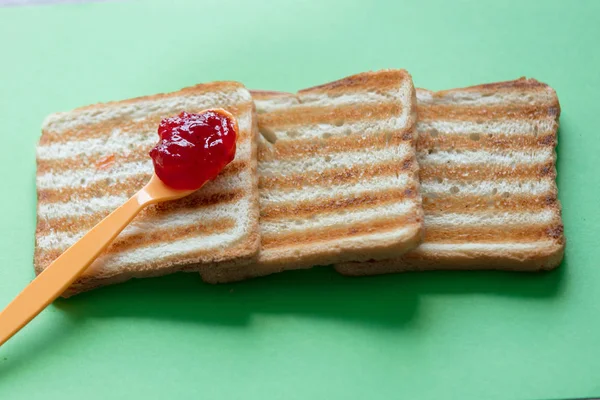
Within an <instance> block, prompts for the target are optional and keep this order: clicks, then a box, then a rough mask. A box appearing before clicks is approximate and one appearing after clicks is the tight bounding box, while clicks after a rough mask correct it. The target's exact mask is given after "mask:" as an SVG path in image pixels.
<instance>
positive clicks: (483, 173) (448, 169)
mask: <svg viewBox="0 0 600 400" xmlns="http://www.w3.org/2000/svg"><path fill="white" fill-rule="evenodd" d="M419 177H420V178H421V181H433V180H436V179H438V180H439V179H450V180H463V181H464V180H467V181H475V180H484V179H490V178H497V179H503V178H514V179H524V178H536V177H537V178H551V179H555V178H556V168H555V167H554V163H552V162H548V163H541V164H519V165H518V166H516V167H511V166H508V165H482V164H470V165H456V164H445V165H422V166H421V167H420V169H419Z"/></svg>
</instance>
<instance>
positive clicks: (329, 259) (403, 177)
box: [201, 70, 423, 283]
mask: <svg viewBox="0 0 600 400" xmlns="http://www.w3.org/2000/svg"><path fill="white" fill-rule="evenodd" d="M252 94H253V98H254V101H255V104H256V107H257V112H258V119H259V129H260V131H261V133H262V137H261V138H260V139H259V152H258V159H259V165H258V175H259V192H260V210H261V211H260V228H261V236H262V247H261V251H260V253H259V256H258V261H257V262H256V263H254V264H252V265H250V266H249V267H247V268H216V269H209V270H203V271H202V272H201V274H202V277H203V279H205V280H206V281H208V282H212V283H217V282H230V281H235V280H241V279H246V278H251V277H255V276H261V275H267V274H271V273H274V272H279V271H282V270H286V269H298V268H309V267H312V266H313V265H318V264H320V265H326V264H332V263H336V262H343V261H348V260H368V259H385V258H389V257H392V256H398V255H400V254H402V253H404V252H406V251H408V250H410V249H412V248H414V247H415V246H417V245H418V243H419V242H420V241H421V234H422V226H423V218H422V207H421V197H420V194H419V182H418V177H417V173H418V166H417V163H416V160H415V144H416V135H415V130H414V124H415V120H416V115H415V107H416V105H415V91H414V87H413V84H412V79H411V77H410V75H409V74H408V73H407V72H406V71H404V70H387V71H379V72H368V73H362V74H358V75H354V76H351V77H348V78H344V79H341V80H339V81H336V82H332V83H328V84H325V85H321V86H317V87H313V88H310V89H305V90H302V91H300V92H299V93H298V94H290V93H278V92H265V91H254V92H252Z"/></svg>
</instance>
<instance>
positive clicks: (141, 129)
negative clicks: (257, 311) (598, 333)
mask: <svg viewBox="0 0 600 400" xmlns="http://www.w3.org/2000/svg"><path fill="white" fill-rule="evenodd" d="M213 107H222V108H225V109H227V110H229V111H230V112H232V113H233V114H234V115H235V117H236V118H237V119H238V122H239V126H240V135H239V139H238V144H237V146H238V151H237V154H236V158H235V159H234V161H233V162H232V163H231V164H230V165H229V166H228V167H227V168H226V169H225V170H224V171H223V172H222V173H221V174H220V175H219V177H218V178H217V179H216V180H214V181H212V182H210V183H209V184H207V185H206V186H205V187H203V188H202V189H200V190H199V191H197V192H196V193H194V194H193V195H192V196H190V197H186V198H184V199H181V200H177V201H173V202H168V203H166V204H162V205H157V206H153V207H151V208H149V209H148V210H146V211H144V212H143V213H142V214H141V215H139V216H138V217H137V218H136V219H135V220H134V221H133V223H132V224H131V225H130V226H129V227H128V228H127V229H126V230H125V231H123V232H122V233H121V234H120V235H119V237H118V238H117V240H116V241H115V242H114V243H113V244H112V245H111V246H110V248H109V249H108V250H107V251H106V252H105V253H104V254H103V255H102V256H101V257H100V258H98V259H97V260H96V261H95V262H94V264H92V266H91V267H90V268H89V269H88V271H86V273H85V275H84V276H83V277H82V278H81V279H79V280H78V281H77V282H75V284H74V285H73V286H72V287H71V288H70V290H69V291H68V292H67V293H66V295H71V294H74V293H77V292H80V291H84V290H88V289H91V288H93V287H96V286H100V285H104V284H109V283H115V282H120V281H124V280H127V279H129V278H132V277H145V276H156V275H162V274H165V273H170V272H175V271H197V272H199V273H200V274H201V275H202V277H203V279H204V280H205V281H207V282H211V283H221V282H231V281H238V280H243V279H247V278H251V277H257V276H262V275H267V274H271V273H275V272H280V271H283V270H287V269H298V268H310V267H312V266H314V265H334V266H335V268H336V270H338V271H339V272H340V273H342V274H346V275H372V274H381V273H389V272H400V271H408V270H425V269H478V268H487V269H490V268H493V269H507V270H542V269H550V268H553V267H556V266H557V265H558V264H559V263H560V261H561V259H562V255H563V251H564V244H565V239H564V235H563V227H562V221H561V211H560V203H559V201H558V199H557V187H556V183H555V178H556V169H555V164H556V156H555V151H554V149H555V146H556V141H557V128H558V118H559V115H560V106H559V103H558V98H557V96H556V93H555V91H554V90H553V89H552V88H550V87H549V86H547V85H545V84H543V83H540V82H537V81H535V80H533V79H523V78H522V79H519V80H515V81H510V82H502V83H496V84H488V85H481V86H475V87H471V88H465V89H454V90H448V91H442V92H430V91H427V90H421V89H417V90H415V88H414V86H413V83H412V78H411V76H410V75H409V74H408V72H406V71H404V70H384V71H378V72H367V73H362V74H358V75H354V76H350V77H347V78H344V79H341V80H339V81H335V82H331V83H328V84H325V85H321V86H317V87H313V88H310V89H305V90H301V91H299V92H298V93H296V94H292V93H282V92H268V91H248V90H247V89H246V88H244V86H243V85H241V84H239V83H235V82H215V83H210V84H204V85H197V86H194V87H191V88H186V89H183V90H181V91H178V92H175V93H170V94H163V95H156V96H149V97H142V98H137V99H132V100H126V101H122V102H114V103H107V104H99V105H94V106H89V107H84V108H80V109H77V110H74V111H71V112H67V113H58V114H53V115H51V116H49V117H48V118H47V119H46V121H45V122H44V125H43V129H42V138H41V140H40V145H39V147H38V152H37V161H38V172H37V186H38V227H37V231H36V251H35V268H36V271H37V272H38V273H39V272H40V271H42V270H43V269H44V268H45V267H46V266H47V265H48V264H49V263H50V262H52V261H53V260H54V259H55V258H56V257H57V256H58V255H60V253H61V252H62V251H63V250H64V249H65V248H67V247H68V246H70V245H71V244H72V243H74V241H76V240H77V239H78V238H79V237H81V235H83V234H84V233H85V232H86V231H87V230H88V229H89V228H90V227H92V226H93V225H94V224H95V223H97V222H98V221H99V220H100V219H101V218H102V217H103V216H105V215H106V214H107V213H109V212H110V211H111V210H112V209H114V208H116V207H117V206H118V205H120V204H121V203H122V202H124V201H125V199H127V198H128V196H130V195H132V194H133V193H135V192H136V191H137V190H139V189H140V188H141V187H142V186H143V185H144V184H145V182H146V181H147V180H148V179H149V177H150V175H151V174H152V163H151V161H150V159H149V157H148V156H147V152H148V150H149V149H150V148H151V147H152V146H153V145H154V143H155V142H156V141H157V134H156V127H157V125H158V122H159V121H160V120H161V119H162V118H164V117H168V116H172V115H175V114H178V113H179V112H181V111H188V112H197V111H200V110H202V109H206V108H213Z"/></svg>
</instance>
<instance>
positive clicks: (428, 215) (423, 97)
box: [336, 78, 565, 275]
mask: <svg viewBox="0 0 600 400" xmlns="http://www.w3.org/2000/svg"><path fill="white" fill-rule="evenodd" d="M417 97H418V118H419V120H418V123H417V130H418V133H419V140H418V160H419V164H420V168H421V169H420V178H421V191H422V195H423V208H424V210H425V228H426V234H425V240H424V241H423V244H421V245H420V246H419V247H418V248H417V249H415V250H413V251H411V252H409V253H407V254H405V255H404V256H402V257H399V258H395V259H390V260H385V261H370V262H364V263H345V264H341V265H337V266H336V269H337V270H338V271H339V272H341V273H343V274H346V275H371V274H381V273H388V272H400V271H409V270H430V269H500V270H516V271H532V270H544V269H551V268H554V267H556V266H558V265H559V264H560V261H561V259H562V257H563V252H564V246H565V238H564V235H563V224H562V219H561V206H560V203H559V201H558V197H557V195H558V192H557V186H556V183H555V179H556V169H555V162H556V154H555V151H554V148H555V146H556V143H557V129H558V119H559V116H560V105H559V102H558V97H557V96H556V92H555V91H554V90H553V89H552V88H551V87H549V86H548V85H545V84H543V83H540V82H538V81H536V80H534V79H525V78H521V79H518V80H515V81H509V82H500V83H493V84H488V85H481V86H474V87H469V88H464V89H454V90H446V91H442V92H437V93H435V92H430V91H427V90H420V89H419V90H417Z"/></svg>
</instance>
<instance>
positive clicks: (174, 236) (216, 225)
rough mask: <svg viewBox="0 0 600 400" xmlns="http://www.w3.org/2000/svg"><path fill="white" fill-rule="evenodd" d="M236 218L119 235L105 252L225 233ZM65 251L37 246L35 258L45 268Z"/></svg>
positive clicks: (118, 251) (40, 266)
mask: <svg viewBox="0 0 600 400" xmlns="http://www.w3.org/2000/svg"><path fill="white" fill-rule="evenodd" d="M235 224H236V222H235V220H234V219H231V218H223V219H219V220H215V221H207V222H203V223H201V224H194V225H188V226H179V227H176V228H169V229H161V230H154V231H152V232H145V233H139V234H132V235H124V236H118V237H117V239H116V240H115V241H114V242H113V243H112V244H111V245H110V246H109V247H108V249H107V250H106V251H105V252H104V253H103V254H107V253H110V254H111V255H112V254H118V253H123V252H126V251H131V250H135V249H137V248H140V247H146V246H148V245H153V244H157V243H164V242H165V241H173V242H174V241H179V240H183V239H189V238H193V237H198V238H199V240H201V237H202V236H206V235H211V234H216V233H223V232H227V231H229V230H231V229H232V228H234V227H235ZM63 252H64V250H63V249H41V248H39V247H38V248H36V255H35V258H36V260H37V262H36V264H37V265H38V268H42V269H43V268H45V267H46V266H47V265H48V264H50V263H51V262H52V261H54V260H55V259H56V258H58V257H59V256H60V255H61V254H62V253H63Z"/></svg>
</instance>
